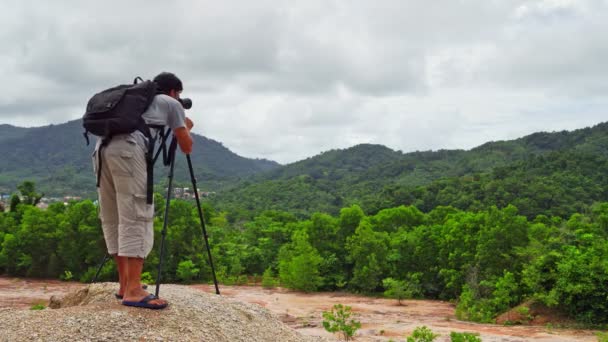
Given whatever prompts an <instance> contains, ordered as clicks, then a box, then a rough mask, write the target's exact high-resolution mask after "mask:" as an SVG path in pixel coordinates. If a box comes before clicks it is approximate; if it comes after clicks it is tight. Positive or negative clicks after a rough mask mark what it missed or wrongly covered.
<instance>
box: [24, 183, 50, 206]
mask: <svg viewBox="0 0 608 342" xmlns="http://www.w3.org/2000/svg"><path fill="white" fill-rule="evenodd" d="M17 189H19V192H20V193H21V196H22V197H23V203H24V204H27V205H36V204H38V203H39V202H40V199H41V198H42V196H44V194H39V193H37V192H36V186H35V185H34V182H32V181H24V182H23V183H21V184H19V185H17Z"/></svg>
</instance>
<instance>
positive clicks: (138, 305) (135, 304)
mask: <svg viewBox="0 0 608 342" xmlns="http://www.w3.org/2000/svg"><path fill="white" fill-rule="evenodd" d="M154 299H158V297H156V296H155V295H153V294H149V295H147V296H146V297H144V298H143V299H142V300H140V301H139V302H130V301H126V300H123V301H122V305H125V306H133V307H136V308H146V309H154V310H158V309H164V308H166V307H167V304H166V303H165V304H152V303H150V301H151V300H154Z"/></svg>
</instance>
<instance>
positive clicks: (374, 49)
mask: <svg viewBox="0 0 608 342" xmlns="http://www.w3.org/2000/svg"><path fill="white" fill-rule="evenodd" d="M0 22H1V24H0V27H1V29H0V123H8V124H12V125H17V126H23V127H31V126H41V125H46V124H50V123H55V124H57V123H64V122H66V121H69V120H73V119H77V118H80V117H81V116H82V114H83V112H84V108H85V105H86V102H87V100H88V98H89V97H90V96H91V95H93V94H94V93H95V92H98V91H100V90H102V89H104V88H108V87H110V86H113V85H115V84H119V83H127V82H130V81H131V80H132V79H133V78H134V77H135V76H138V75H140V76H142V77H143V78H153V77H154V76H155V75H156V74H157V73H159V72H161V71H172V72H175V73H176V74H177V75H178V76H179V77H180V78H181V79H182V80H183V82H184V92H183V94H182V96H184V97H191V98H192V99H193V101H194V107H193V108H192V110H191V111H190V112H189V113H188V114H189V116H190V117H192V119H193V121H194V122H195V128H194V132H196V133H199V134H202V135H204V136H206V137H209V138H212V139H215V140H218V141H220V142H222V143H223V144H224V146H226V147H228V148H230V149H231V150H232V151H234V152H236V153H237V154H239V155H242V156H245V157H250V158H267V159H271V160H275V161H278V162H280V163H290V162H294V161H297V160H301V159H304V158H307V157H311V156H314V155H316V154H318V153H320V152H323V151H327V150H329V149H334V148H346V147H350V146H353V145H356V144H359V143H375V144H383V145H385V146H387V147H390V148H392V149H395V150H401V151H403V152H410V151H416V150H437V149H456V148H464V149H469V148H472V147H475V146H477V145H480V144H482V143H484V142H487V141H492V140H505V139H514V138H518V137H521V136H524V135H526V134H530V133H532V132H536V131H558V130H564V129H566V130H571V129H576V128H583V127H587V126H592V125H595V124H598V123H600V122H603V121H606V120H607V119H606V118H607V115H606V114H608V111H607V110H606V108H607V104H608V97H607V96H606V94H607V91H608V62H607V61H608V34H607V32H608V0H597V1H593V0H589V1H585V0H581V1H574V0H538V1H537V0H535V1H515V0H513V1H511V0H478V1H455V0H450V1H447V0H446V1H434V0H433V1H429V0H421V1H407V0H401V1H382V0H374V1H371V0H367V1H353V0H344V1H315V0H306V1H287V0H286V1H263V0H255V1H246V0H243V1H201V0H178V1H167V0H163V1H157V0H146V1H126V0H122V1H107V0H106V1H57V0H53V1H47V0H41V1H27V0H21V1H7V2H5V3H3V4H2V11H1V12H0ZM75 143H76V142H75Z"/></svg>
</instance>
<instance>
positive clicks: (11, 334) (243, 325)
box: [0, 283, 322, 342]
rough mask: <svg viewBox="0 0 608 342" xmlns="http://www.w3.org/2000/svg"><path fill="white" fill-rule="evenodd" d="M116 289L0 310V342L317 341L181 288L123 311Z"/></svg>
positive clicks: (98, 288) (100, 287) (103, 287)
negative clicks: (154, 303)
mask: <svg viewBox="0 0 608 342" xmlns="http://www.w3.org/2000/svg"><path fill="white" fill-rule="evenodd" d="M117 288H118V285H117V284H116V283H102V284H92V285H89V286H87V287H85V288H83V289H80V290H78V291H75V292H72V293H69V294H68V295H66V296H64V297H63V298H53V299H52V300H51V302H50V304H49V308H47V309H45V310H23V309H15V308H5V309H0V322H2V329H1V330H2V333H1V334H0V341H214V342H215V341H260V342H269V341H277V342H278V341H280V342H291V341H293V342H310V341H322V339H321V338H312V337H308V336H303V335H301V334H299V333H298V332H297V331H295V330H293V329H291V328H289V327H288V326H286V325H285V324H283V323H282V322H280V321H279V320H278V319H277V318H276V317H275V316H274V315H273V314H271V313H270V312H269V311H268V310H266V309H264V308H262V307H259V306H257V305H253V304H246V303H241V302H237V301H234V300H231V299H228V298H225V297H222V296H218V295H213V294H208V293H205V292H202V291H198V290H195V289H191V288H189V287H186V286H180V285H163V286H162V287H161V291H160V294H161V297H163V298H165V299H167V300H168V301H169V303H170V304H169V307H167V308H166V309H164V310H149V309H138V308H132V307H126V306H123V305H121V304H120V301H119V300H117V299H116V298H115V297H114V293H115V291H116V290H117ZM53 308H54V309H53Z"/></svg>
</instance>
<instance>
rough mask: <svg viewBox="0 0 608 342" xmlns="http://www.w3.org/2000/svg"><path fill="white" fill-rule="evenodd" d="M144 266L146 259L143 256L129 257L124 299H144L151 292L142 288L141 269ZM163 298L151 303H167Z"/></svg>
mask: <svg viewBox="0 0 608 342" xmlns="http://www.w3.org/2000/svg"><path fill="white" fill-rule="evenodd" d="M143 268H144V259H142V258H127V287H126V291H125V295H124V299H123V300H124V301H127V302H139V301H140V300H142V299H144V298H145V297H146V296H147V295H149V293H148V292H147V291H146V290H144V289H142V288H141V271H142V270H143ZM166 303H167V301H165V300H163V299H154V300H151V301H150V304H159V305H162V304H166Z"/></svg>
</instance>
